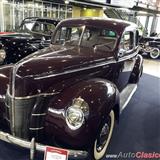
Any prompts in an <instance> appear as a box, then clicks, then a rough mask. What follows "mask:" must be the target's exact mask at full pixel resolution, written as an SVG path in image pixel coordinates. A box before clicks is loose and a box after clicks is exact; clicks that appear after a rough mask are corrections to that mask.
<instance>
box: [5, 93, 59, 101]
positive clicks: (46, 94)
mask: <svg viewBox="0 0 160 160" xmlns="http://www.w3.org/2000/svg"><path fill="white" fill-rule="evenodd" d="M59 93H60V92H54V93H39V94H35V95H32V96H24V97H14V99H15V100H23V99H30V98H36V97H40V96H43V97H46V96H53V95H56V94H59ZM7 94H8V96H9V97H11V98H13V97H12V95H10V94H9V92H7Z"/></svg>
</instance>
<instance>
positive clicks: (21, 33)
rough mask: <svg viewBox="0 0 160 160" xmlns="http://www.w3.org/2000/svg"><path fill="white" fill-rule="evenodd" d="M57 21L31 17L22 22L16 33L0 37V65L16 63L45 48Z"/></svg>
mask: <svg viewBox="0 0 160 160" xmlns="http://www.w3.org/2000/svg"><path fill="white" fill-rule="evenodd" d="M58 23H59V20H56V19H48V18H37V17H31V18H26V19H24V20H23V22H22V24H21V25H20V27H19V28H18V29H17V32H15V33H11V34H3V35H1V36H0V63H1V64H10V63H16V62H18V61H19V60H20V59H22V58H24V57H25V56H27V55H29V54H30V53H33V52H35V51H37V50H38V49H42V48H44V47H47V46H48V45H49V44H50V39H51V34H52V33H53V31H54V30H55V27H56V25H57V24H58Z"/></svg>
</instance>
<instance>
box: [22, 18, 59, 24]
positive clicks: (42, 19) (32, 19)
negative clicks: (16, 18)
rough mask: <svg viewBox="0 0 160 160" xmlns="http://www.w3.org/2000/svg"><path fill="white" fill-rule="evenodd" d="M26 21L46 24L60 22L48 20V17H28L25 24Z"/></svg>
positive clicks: (52, 19)
mask: <svg viewBox="0 0 160 160" xmlns="http://www.w3.org/2000/svg"><path fill="white" fill-rule="evenodd" d="M25 21H39V22H46V23H53V22H57V23H58V22H60V20H59V19H56V18H55V19H54V18H48V17H27V18H25V19H24V20H23V22H25Z"/></svg>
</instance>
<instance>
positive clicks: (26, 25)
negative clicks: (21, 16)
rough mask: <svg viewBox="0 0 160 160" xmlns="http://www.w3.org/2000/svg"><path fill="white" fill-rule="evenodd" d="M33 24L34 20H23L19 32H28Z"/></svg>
mask: <svg viewBox="0 0 160 160" xmlns="http://www.w3.org/2000/svg"><path fill="white" fill-rule="evenodd" d="M34 24H35V21H29V22H24V23H22V24H21V26H20V27H19V29H18V31H19V32H30V31H31V30H32V28H33V26H34Z"/></svg>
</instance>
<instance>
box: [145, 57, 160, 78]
mask: <svg viewBox="0 0 160 160" xmlns="http://www.w3.org/2000/svg"><path fill="white" fill-rule="evenodd" d="M143 63H144V69H143V73H146V74H150V75H152V76H156V77H159V78H160V60H151V59H144V62H143Z"/></svg>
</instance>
